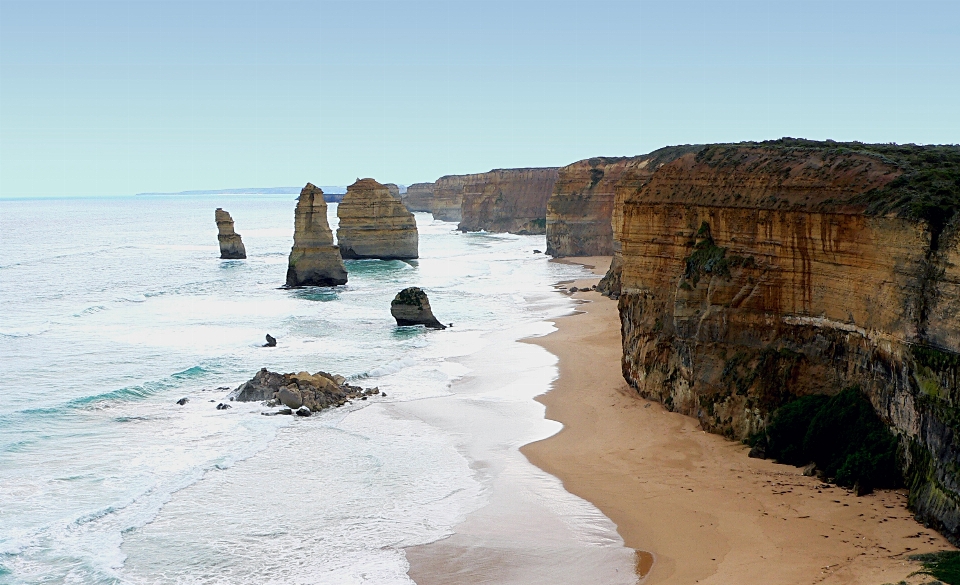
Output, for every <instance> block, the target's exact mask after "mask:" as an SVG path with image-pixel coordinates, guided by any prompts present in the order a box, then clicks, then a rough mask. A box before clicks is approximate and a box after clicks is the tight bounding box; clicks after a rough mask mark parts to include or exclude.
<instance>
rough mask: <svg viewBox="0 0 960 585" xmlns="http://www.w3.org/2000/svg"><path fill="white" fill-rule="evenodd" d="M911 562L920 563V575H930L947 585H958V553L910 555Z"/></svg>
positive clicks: (953, 551)
mask: <svg viewBox="0 0 960 585" xmlns="http://www.w3.org/2000/svg"><path fill="white" fill-rule="evenodd" d="M910 560H911V561H920V563H921V564H922V565H923V569H921V570H919V571H917V573H919V574H921V575H930V576H931V577H933V578H934V579H939V580H941V581H943V582H944V583H946V584H947V585H960V551H955V550H950V551H941V552H935V553H926V554H921V555H910Z"/></svg>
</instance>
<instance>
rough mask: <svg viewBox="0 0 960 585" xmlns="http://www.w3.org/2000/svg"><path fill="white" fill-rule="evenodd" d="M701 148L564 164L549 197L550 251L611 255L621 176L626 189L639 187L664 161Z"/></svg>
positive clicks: (682, 147) (575, 254) (567, 254)
mask: <svg viewBox="0 0 960 585" xmlns="http://www.w3.org/2000/svg"><path fill="white" fill-rule="evenodd" d="M700 148H701V147H699V146H671V147H667V148H661V149H660V150H655V151H653V152H651V153H650V154H645V155H642V156H633V157H603V156H601V157H594V158H588V159H584V160H581V161H578V162H575V163H573V164H571V165H567V166H565V167H563V168H561V169H560V170H559V176H558V178H557V181H556V184H555V186H554V189H553V193H552V194H551V195H550V198H549V200H548V201H547V214H546V234H547V254H550V255H552V256H554V257H556V258H562V257H564V256H610V255H611V254H613V253H614V250H615V239H614V236H613V225H612V224H613V221H612V220H613V213H614V209H615V203H616V199H617V190H618V186H620V184H621V179H623V180H624V181H625V182H626V184H625V186H627V187H628V188H637V187H640V186H642V185H643V183H645V182H646V181H647V180H649V179H650V177H651V176H652V175H653V172H654V171H656V170H657V169H658V168H660V166H662V165H663V164H666V163H668V162H670V161H672V160H675V159H676V158H677V157H679V156H681V155H683V154H685V153H687V152H695V151H696V150H699V149H700Z"/></svg>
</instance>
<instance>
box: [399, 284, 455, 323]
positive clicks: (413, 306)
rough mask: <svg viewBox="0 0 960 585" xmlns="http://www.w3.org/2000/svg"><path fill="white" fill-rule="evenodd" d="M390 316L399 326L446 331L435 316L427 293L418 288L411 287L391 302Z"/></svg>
mask: <svg viewBox="0 0 960 585" xmlns="http://www.w3.org/2000/svg"><path fill="white" fill-rule="evenodd" d="M390 314H391V315H393V318H394V319H396V320H397V325H400V326H407V325H424V326H426V327H428V328H430V329H446V327H445V326H444V325H443V324H442V323H440V322H439V321H437V318H436V317H434V316H433V310H432V309H431V308H430V300H429V299H428V298H427V293H425V292H423V290H421V289H420V288H418V287H415V286H411V287H409V288H405V289H403V290H402V291H400V292H398V293H397V296H396V297H394V298H393V301H391V302H390Z"/></svg>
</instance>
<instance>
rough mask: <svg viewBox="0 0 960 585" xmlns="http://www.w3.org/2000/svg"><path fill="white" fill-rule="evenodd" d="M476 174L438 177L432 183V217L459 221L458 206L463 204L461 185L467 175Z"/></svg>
mask: <svg viewBox="0 0 960 585" xmlns="http://www.w3.org/2000/svg"><path fill="white" fill-rule="evenodd" d="M476 176H477V175H447V176H445V177H440V178H439V179H437V180H436V182H435V183H434V184H433V205H432V208H431V211H432V212H433V218H434V219H439V220H440V221H456V222H459V221H460V219H461V217H462V214H461V211H460V207H461V205H462V204H463V186H464V185H465V184H466V182H467V181H468V180H469V177H476Z"/></svg>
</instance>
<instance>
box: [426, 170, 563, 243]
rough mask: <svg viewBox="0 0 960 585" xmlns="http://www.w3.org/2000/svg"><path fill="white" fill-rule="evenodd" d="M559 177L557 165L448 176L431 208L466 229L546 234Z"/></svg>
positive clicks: (436, 187) (440, 182)
mask: <svg viewBox="0 0 960 585" xmlns="http://www.w3.org/2000/svg"><path fill="white" fill-rule="evenodd" d="M556 180H557V169H556V168H553V167H551V168H535V169H494V170H492V171H490V172H487V173H474V174H470V175H448V176H446V177H440V178H439V179H437V181H436V183H434V185H433V198H432V207H431V210H432V211H433V217H434V218H435V219H440V220H443V221H456V222H459V225H458V226H457V229H459V230H460V231H464V232H474V231H480V230H486V231H488V232H510V233H515V234H542V233H544V230H545V229H546V213H547V210H546V207H547V205H546V204H547V199H548V198H549V197H550V194H551V193H552V192H553V184H554V182H555V181H556ZM411 188H412V186H411ZM408 192H409V191H408Z"/></svg>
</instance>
